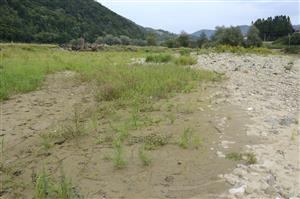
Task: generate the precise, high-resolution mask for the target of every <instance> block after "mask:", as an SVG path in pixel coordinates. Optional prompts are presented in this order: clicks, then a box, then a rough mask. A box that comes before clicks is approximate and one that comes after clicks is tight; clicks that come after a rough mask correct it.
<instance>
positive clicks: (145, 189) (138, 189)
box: [0, 71, 257, 198]
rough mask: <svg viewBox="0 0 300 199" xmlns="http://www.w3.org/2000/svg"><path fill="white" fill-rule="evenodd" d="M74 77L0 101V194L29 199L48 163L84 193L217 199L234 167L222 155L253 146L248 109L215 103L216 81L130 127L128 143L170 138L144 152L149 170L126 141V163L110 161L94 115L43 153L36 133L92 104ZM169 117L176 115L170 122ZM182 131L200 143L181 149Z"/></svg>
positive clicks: (53, 129)
mask: <svg viewBox="0 0 300 199" xmlns="http://www.w3.org/2000/svg"><path fill="white" fill-rule="evenodd" d="M78 79H79V78H78V77H77V75H76V73H73V72H70V71H65V72H59V73H56V74H52V75H49V76H47V78H46V80H45V82H44V84H43V86H42V87H41V88H40V89H39V90H37V91H34V92H30V93H27V94H20V95H16V96H14V97H12V98H11V99H10V100H8V101H4V102H1V132H0V135H1V137H2V138H3V139H4V151H3V156H2V160H3V162H4V169H2V171H1V176H2V177H1V183H2V191H1V193H0V194H1V197H2V198H32V197H33V195H34V192H33V190H34V185H33V184H34V183H33V181H34V176H35V174H36V172H37V171H40V170H41V169H42V168H45V169H46V170H47V171H48V172H49V173H50V174H51V176H52V177H53V178H54V179H57V178H58V177H59V175H60V168H61V165H63V169H64V172H65V174H66V176H67V178H68V179H70V180H71V181H72V184H73V185H74V186H75V187H76V190H77V191H78V192H79V193H80V194H81V195H83V196H84V197H85V198H190V197H196V198H216V197H218V196H220V195H222V194H224V192H226V191H227V190H228V189H229V188H230V185H229V184H228V183H226V181H225V179H223V178H220V175H221V174H224V173H229V172H231V171H232V170H233V168H234V167H235V166H236V164H237V162H234V161H232V160H227V159H225V158H224V154H226V153H227V152H230V151H243V150H245V145H246V144H253V143H257V140H255V138H250V139H249V138H248V137H247V136H246V124H247V123H249V117H248V116H247V114H246V111H244V110H242V109H241V108H240V107H239V106H236V105H232V104H229V103H228V102H227V101H226V100H223V101H218V100H219V95H218V93H219V91H220V90H221V87H222V86H221V87H220V85H219V84H218V83H216V84H205V85H204V84H203V85H200V86H199V88H197V89H196V90H194V91H193V92H191V93H189V94H178V95H176V96H175V97H173V98H171V99H168V100H160V101H158V102H157V103H156V104H155V107H157V108H156V109H155V110H153V111H151V112H145V116H148V117H151V118H156V119H157V122H154V123H152V124H150V125H147V126H140V127H138V128H137V129H136V130H131V131H129V133H130V136H129V138H128V140H130V139H131V138H139V137H145V136H146V135H149V134H151V133H155V134H158V135H166V136H168V138H169V141H168V144H166V145H164V146H161V147H159V148H157V149H155V150H151V151H146V152H147V154H149V156H150V157H151V159H152V162H151V165H150V166H148V167H145V166H143V165H142V162H141V161H140V160H139V158H138V150H139V147H140V145H141V143H139V142H133V143H131V142H130V141H127V142H126V144H125V147H124V156H125V159H126V161H127V166H126V167H125V168H123V169H116V168H115V167H114V166H113V163H112V161H111V160H110V158H111V156H112V155H113V153H114V152H113V148H112V145H111V144H109V143H99V142H98V139H99V136H102V135H107V134H109V133H111V131H112V129H111V125H110V122H108V121H107V119H105V118H103V119H99V120H97V121H96V127H95V128H92V129H89V130H88V132H87V134H85V135H81V136H78V137H75V138H74V139H63V140H56V141H55V144H54V146H53V147H51V148H50V149H48V150H44V149H43V144H42V139H41V135H43V134H44V133H50V134H51V133H53V134H55V133H57V132H58V131H60V130H61V129H60V128H61V126H63V125H64V124H66V123H68V122H70V119H71V118H72V117H73V115H74V110H75V109H76V108H78V107H79V109H80V113H81V114H82V115H83V117H85V115H90V114H89V113H91V112H93V111H94V110H95V109H97V105H96V102H95V101H94V96H93V86H92V83H82V82H80V81H79V80H78ZM170 114H172V115H174V116H175V120H174V123H172V122H171V121H169V120H168V117H167V115H170ZM114 120H115V121H116V122H117V121H119V120H122V118H115V119H114ZM186 128H190V129H192V131H193V132H194V133H195V134H196V135H198V136H200V137H201V139H202V144H201V145H200V146H199V147H190V148H188V149H183V148H181V147H179V146H178V144H177V142H178V139H179V137H180V135H181V134H182V133H183V131H184V129H186ZM224 141H225V142H224Z"/></svg>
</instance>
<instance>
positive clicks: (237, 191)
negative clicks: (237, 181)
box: [229, 185, 247, 194]
mask: <svg viewBox="0 0 300 199" xmlns="http://www.w3.org/2000/svg"><path fill="white" fill-rule="evenodd" d="M246 187H247V186H246V185H242V186H240V187H237V188H232V189H229V193H230V194H244V193H245V189H246Z"/></svg>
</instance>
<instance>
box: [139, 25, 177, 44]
mask: <svg viewBox="0 0 300 199" xmlns="http://www.w3.org/2000/svg"><path fill="white" fill-rule="evenodd" d="M145 30H146V32H147V34H149V33H153V34H155V35H156V39H157V42H158V43H161V42H163V41H166V40H167V39H170V38H174V37H176V36H177V34H175V33H171V32H169V31H166V30H162V29H153V28H149V27H147V28H145Z"/></svg>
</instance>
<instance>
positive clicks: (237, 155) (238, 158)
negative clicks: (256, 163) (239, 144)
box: [225, 152, 243, 161]
mask: <svg viewBox="0 0 300 199" xmlns="http://www.w3.org/2000/svg"><path fill="white" fill-rule="evenodd" d="M225 158H226V159H228V160H233V161H241V160H243V155H242V154H241V153H237V152H231V153H228V154H226V156H225Z"/></svg>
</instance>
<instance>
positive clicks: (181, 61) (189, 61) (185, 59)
mask: <svg viewBox="0 0 300 199" xmlns="http://www.w3.org/2000/svg"><path fill="white" fill-rule="evenodd" d="M175 63H176V64H178V65H194V64H197V60H196V59H195V58H194V57H191V56H185V55H184V56H180V57H178V58H177V59H176V60H175Z"/></svg>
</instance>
